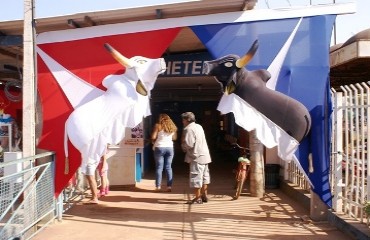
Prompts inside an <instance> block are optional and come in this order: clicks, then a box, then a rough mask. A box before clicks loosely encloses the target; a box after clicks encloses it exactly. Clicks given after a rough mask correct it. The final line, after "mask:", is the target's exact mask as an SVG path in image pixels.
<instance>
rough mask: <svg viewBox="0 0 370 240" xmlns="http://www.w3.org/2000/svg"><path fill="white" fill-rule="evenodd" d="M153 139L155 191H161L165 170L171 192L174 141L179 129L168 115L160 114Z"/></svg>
mask: <svg viewBox="0 0 370 240" xmlns="http://www.w3.org/2000/svg"><path fill="white" fill-rule="evenodd" d="M151 139H152V143H153V151H154V159H155V168H156V171H155V173H156V178H155V189H156V191H160V190H161V184H162V172H163V169H165V171H166V176H167V191H168V192H171V190H172V182H173V172H172V159H173V156H174V146H173V145H174V144H173V141H175V140H176V139H177V127H176V125H175V123H174V122H173V121H172V119H171V118H170V117H169V116H168V115H167V114H164V113H162V114H159V118H158V122H157V123H156V124H155V125H154V129H153V132H152V136H151Z"/></svg>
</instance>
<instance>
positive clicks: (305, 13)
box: [37, 3, 356, 44]
mask: <svg viewBox="0 0 370 240" xmlns="http://www.w3.org/2000/svg"><path fill="white" fill-rule="evenodd" d="M355 12H356V4H355V3H343V4H339V3H336V4H326V5H317V6H310V7H307V6H305V7H299V8H288V9H256V10H251V11H241V12H230V13H219V14H209V15H201V16H191V17H181V18H167V19H158V20H148V21H136V22H127V23H117V24H109V25H100V26H93V27H86V28H79V29H68V30H61V31H53V32H45V33H40V34H39V35H38V36H37V44H44V43H53V42H64V41H73V40H79V39H86V38H94V37H101V36H111V35H118V34H126V33H135V32H144V31H151V30H159V29H168V28H175V27H187V26H198V25H208V24H220V23H237V22H250V21H261V20H275V19H287V18H300V17H309V16H319V15H328V14H347V13H355Z"/></svg>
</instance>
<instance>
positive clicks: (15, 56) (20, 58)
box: [0, 49, 23, 61]
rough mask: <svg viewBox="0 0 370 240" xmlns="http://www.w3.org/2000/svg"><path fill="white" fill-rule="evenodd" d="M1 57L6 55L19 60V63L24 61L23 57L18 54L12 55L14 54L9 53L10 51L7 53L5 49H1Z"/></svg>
mask: <svg viewBox="0 0 370 240" xmlns="http://www.w3.org/2000/svg"><path fill="white" fill-rule="evenodd" d="M0 55H4V56H8V57H10V58H18V60H19V61H22V60H23V57H22V56H20V55H18V54H16V53H12V52H9V51H6V50H4V49H0Z"/></svg>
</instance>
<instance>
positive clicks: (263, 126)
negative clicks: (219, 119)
mask: <svg viewBox="0 0 370 240" xmlns="http://www.w3.org/2000/svg"><path fill="white" fill-rule="evenodd" d="M217 110H219V111H220V112H221V113H222V114H227V113H230V112H232V113H234V117H235V122H236V124H238V125H239V126H241V127H242V128H244V129H245V130H247V131H251V130H256V134H257V138H258V139H259V140H260V141H261V143H262V144H263V145H265V146H266V147H267V148H272V147H276V146H277V147H278V155H279V157H280V158H282V159H284V160H288V161H290V160H293V155H294V152H295V151H296V150H297V148H298V145H299V143H298V142H297V140H295V139H294V138H292V137H291V136H289V135H288V134H287V133H286V132H285V131H284V130H283V129H281V128H280V127H279V126H278V125H276V124H275V123H273V122H272V121H271V120H270V119H268V118H267V117H266V116H264V115H263V114H262V113H260V112H259V111H257V110H256V109H254V108H253V107H252V106H250V105H249V104H248V103H247V102H246V101H244V100H243V99H241V98H240V97H239V96H237V95H235V94H230V95H223V96H222V98H221V100H220V102H219V104H218V107H217Z"/></svg>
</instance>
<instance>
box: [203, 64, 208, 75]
mask: <svg viewBox="0 0 370 240" xmlns="http://www.w3.org/2000/svg"><path fill="white" fill-rule="evenodd" d="M203 74H205V75H208V74H209V64H208V62H204V63H203Z"/></svg>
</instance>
